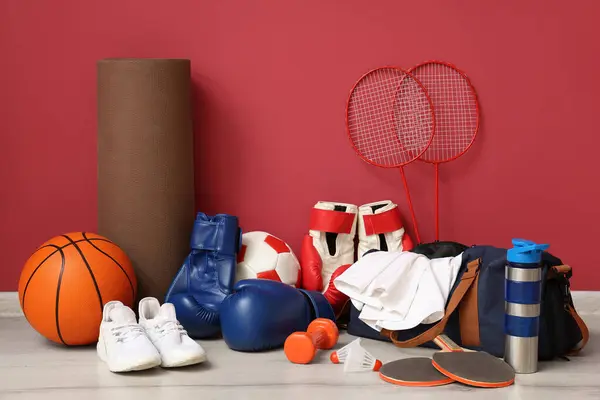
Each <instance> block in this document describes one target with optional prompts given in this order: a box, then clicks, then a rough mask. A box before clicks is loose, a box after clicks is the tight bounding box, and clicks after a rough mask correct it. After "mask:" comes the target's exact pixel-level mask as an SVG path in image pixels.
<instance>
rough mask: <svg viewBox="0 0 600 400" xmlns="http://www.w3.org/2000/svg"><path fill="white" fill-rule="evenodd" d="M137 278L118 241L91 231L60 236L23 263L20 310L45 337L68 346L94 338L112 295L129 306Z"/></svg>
mask: <svg viewBox="0 0 600 400" xmlns="http://www.w3.org/2000/svg"><path fill="white" fill-rule="evenodd" d="M136 292H137V280H136V278H135V274H134V271H133V267H132V266H131V261H130V260H129V258H128V257H127V255H126V254H125V252H124V251H123V250H121V248H119V246H117V245H116V244H114V243H113V242H111V241H110V240H108V239H107V238H105V237H102V236H100V235H96V234H93V233H86V232H76V233H69V234H66V235H61V236H56V237H54V238H52V239H50V240H49V241H47V242H46V243H44V244H42V245H41V246H40V247H39V248H38V249H37V250H36V251H35V252H34V253H33V254H32V255H31V257H29V260H27V262H26V263H25V266H24V267H23V271H22V272H21V278H20V279H19V301H20V302H21V309H22V310H23V313H24V314H25V317H26V318H27V321H29V323H30V324H31V326H32V327H33V328H34V329H35V330H36V331H38V332H39V333H40V334H41V335H42V336H44V337H46V338H48V339H50V340H52V341H54V342H56V343H62V344H65V345H68V346H74V345H84V344H90V343H94V342H96V341H97V340H98V331H99V329H100V322H101V320H102V308H103V307H104V304H106V303H108V302H109V301H111V300H120V301H121V302H123V304H125V305H127V306H129V307H131V306H133V303H134V301H135V297H136Z"/></svg>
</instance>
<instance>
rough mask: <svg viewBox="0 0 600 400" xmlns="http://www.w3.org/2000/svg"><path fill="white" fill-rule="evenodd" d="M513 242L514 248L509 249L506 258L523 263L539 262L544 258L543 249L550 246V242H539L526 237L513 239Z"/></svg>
mask: <svg viewBox="0 0 600 400" xmlns="http://www.w3.org/2000/svg"><path fill="white" fill-rule="evenodd" d="M512 244H513V248H512V249H508V253H507V255H506V259H507V260H508V261H509V262H514V263H521V264H538V263H539V262H540V261H541V260H542V251H544V250H546V249H547V248H548V247H550V245H549V244H537V243H534V242H532V241H531V240H525V239H513V240H512Z"/></svg>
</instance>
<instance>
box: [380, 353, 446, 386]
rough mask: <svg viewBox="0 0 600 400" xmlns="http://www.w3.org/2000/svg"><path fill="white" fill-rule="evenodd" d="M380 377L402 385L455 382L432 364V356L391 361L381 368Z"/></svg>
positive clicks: (438, 384) (431, 384) (433, 384)
mask: <svg viewBox="0 0 600 400" xmlns="http://www.w3.org/2000/svg"><path fill="white" fill-rule="evenodd" d="M379 377H380V378H381V379H383V380H384V381H386V382H388V383H393V384H394V385H400V386H420V387H430V386H441V385H447V384H449V383H452V382H454V379H452V378H448V377H447V376H446V375H444V374H442V373H441V372H439V371H438V370H437V369H435V368H434V366H433V365H432V364H431V358H428V357H413V358H403V359H401V360H396V361H391V362H389V363H386V364H384V365H383V366H382V367H381V369H380V370H379Z"/></svg>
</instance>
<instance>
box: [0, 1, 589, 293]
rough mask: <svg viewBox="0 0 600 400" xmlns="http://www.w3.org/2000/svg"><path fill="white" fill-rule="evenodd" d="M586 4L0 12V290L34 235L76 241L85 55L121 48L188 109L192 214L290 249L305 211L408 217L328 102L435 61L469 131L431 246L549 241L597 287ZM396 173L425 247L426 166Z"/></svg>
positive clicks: (107, 6)
mask: <svg viewBox="0 0 600 400" xmlns="http://www.w3.org/2000/svg"><path fill="white" fill-rule="evenodd" d="M492 3H494V4H492ZM599 12H600V3H598V2H596V1H593V0H588V1H578V2H577V7H574V6H573V5H572V4H568V3H565V2H564V1H563V0H552V1H549V0H538V1H522V0H510V1H504V2H489V1H480V0H469V1H448V0H431V1H426V2H425V1H421V2H418V1H403V0H402V1H401V0H386V1H382V0H380V1H376V2H375V1H368V0H363V1H359V0H345V1H333V0H329V1H327V0H303V1H300V0H293V1H292V0H285V1H282V0H270V1H265V0H263V1H258V0H256V1H242V0H238V1H233V0H231V1H198V0H187V1H184V0H179V1H158V0H152V1H149V0H128V1H122V0H110V1H107V0H105V1H94V2H91V1H81V0H54V1H44V2H41V1H40V2H34V1H31V0H29V1H27V0H2V1H1V2H0V77H1V78H0V79H1V81H0V82H1V89H0V110H1V111H0V187H1V188H2V193H1V196H0V246H1V247H0V251H1V254H2V263H1V266H0V290H16V287H17V279H18V274H19V271H20V268H21V266H22V264H23V263H24V261H25V260H26V258H27V257H28V255H29V253H30V252H32V251H33V250H34V249H35V247H36V246H38V245H39V244H40V243H42V242H43V241H45V240H46V239H48V238H50V237H52V236H54V235H56V234H60V233H64V232H67V231H74V230H90V231H93V230H94V229H95V227H96V182H95V167H96V160H95V146H96V115H95V62H96V60H98V59H100V58H104V57H121V56H123V57H184V58H190V59H191V60H192V63H193V69H194V77H193V78H194V81H195V82H196V84H197V85H198V87H199V88H200V89H198V92H199V93H200V94H199V95H198V96H199V97H202V98H204V99H206V104H207V105H206V111H207V113H205V114H208V115H204V116H201V112H200V110H198V118H197V119H198V124H197V128H196V130H197V143H198V144H197V192H198V199H197V205H198V207H199V209H201V210H204V211H206V212H208V213H215V212H226V213H233V214H236V215H238V216H239V217H240V218H241V222H242V225H243V228H244V230H245V231H250V230H266V231H269V232H271V233H273V234H275V235H278V236H280V237H281V238H283V239H284V240H287V241H288V242H289V243H290V244H291V245H292V246H293V247H294V248H295V249H298V247H299V244H300V240H301V236H302V234H303V233H304V232H306V230H307V224H308V215H309V209H310V207H311V205H312V204H313V203H315V202H316V201H317V200H335V201H342V202H351V203H356V204H362V203H365V202H371V201H376V200H381V199H386V198H391V199H393V200H395V201H396V202H398V203H399V204H400V205H401V207H402V209H403V210H405V220H406V222H407V224H408V222H409V220H410V218H409V215H408V211H407V207H406V203H405V196H404V191H403V187H402V183H401V180H400V176H399V174H398V172H397V171H396V170H386V169H379V168H376V167H372V166H370V165H368V164H366V163H364V162H362V161H360V160H359V158H358V157H357V156H356V155H355V153H354V152H353V150H352V149H351V147H350V145H349V142H348V140H347V138H346V133H345V122H344V116H345V103H346V98H347V95H348V92H349V90H350V88H351V87H352V85H353V84H354V82H355V81H356V80H357V79H358V78H359V77H360V75H361V74H362V73H364V72H365V71H367V70H369V69H371V68H373V67H377V66H380V65H384V64H397V65H400V66H404V67H410V66H411V65H413V64H415V63H417V62H420V61H423V60H426V59H430V58H437V59H442V60H447V61H451V62H453V63H455V64H457V65H458V66H460V67H462V68H463V69H465V70H466V71H467V72H468V73H469V75H470V76H471V79H472V81H473V84H474V85H475V86H476V88H477V90H478V92H479V96H480V101H481V106H482V112H483V114H482V118H483V119H482V126H481V131H480V135H479V136H478V138H477V140H476V143H475V145H474V146H473V147H472V148H471V150H469V152H468V153H467V154H466V155H464V156H463V157H462V158H460V159H458V160H456V161H454V162H452V163H450V164H447V165H443V166H442V168H441V183H440V190H441V216H442V219H441V224H442V225H441V228H442V235H441V236H442V237H441V239H447V240H457V241H460V242H464V243H469V244H471V243H477V244H494V245H499V246H508V245H509V243H510V239H511V238H512V237H525V238H528V239H532V240H536V241H541V242H549V243H550V244H551V251H552V252H554V253H555V254H557V255H558V256H560V257H562V258H563V260H564V261H565V262H568V263H570V264H571V265H572V266H573V267H574V269H575V275H574V278H573V286H574V288H576V289H600V280H598V278H599V277H600V268H598V262H597V257H596V256H595V253H594V248H595V247H594V245H595V243H596V242H597V239H598V236H599V235H598V233H599V227H600V215H599V211H598V204H599V203H600V191H599V190H598V188H597V183H598V166H597V164H596V163H595V162H594V160H595V159H596V157H597V150H596V146H598V145H600V138H599V136H598V128H597V124H595V123H594V122H593V121H594V118H596V117H597V116H598V110H597V107H598V93H600V78H599V76H598V71H600V57H599V56H598V54H599V50H600V49H599V45H598V43H599V41H598V37H600V25H599V24H598V21H597V16H598V15H599ZM141 145H142V144H141ZM406 173H407V176H408V179H409V183H410V185H411V190H412V192H413V193H412V194H413V201H414V202H415V207H416V211H417V214H418V218H419V222H420V228H421V231H422V232H421V234H422V236H423V239H424V240H428V241H429V240H433V213H432V211H433V167H432V166H430V165H425V164H421V163H415V164H412V165H409V166H408V167H407V168H406Z"/></svg>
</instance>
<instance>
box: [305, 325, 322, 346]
mask: <svg viewBox="0 0 600 400" xmlns="http://www.w3.org/2000/svg"><path fill="white" fill-rule="evenodd" d="M306 334H307V335H309V336H310V338H311V339H312V341H313V343H314V344H315V347H316V348H317V349H323V348H325V346H326V344H327V336H326V333H325V331H324V330H323V329H317V330H314V331H312V332H306Z"/></svg>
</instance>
